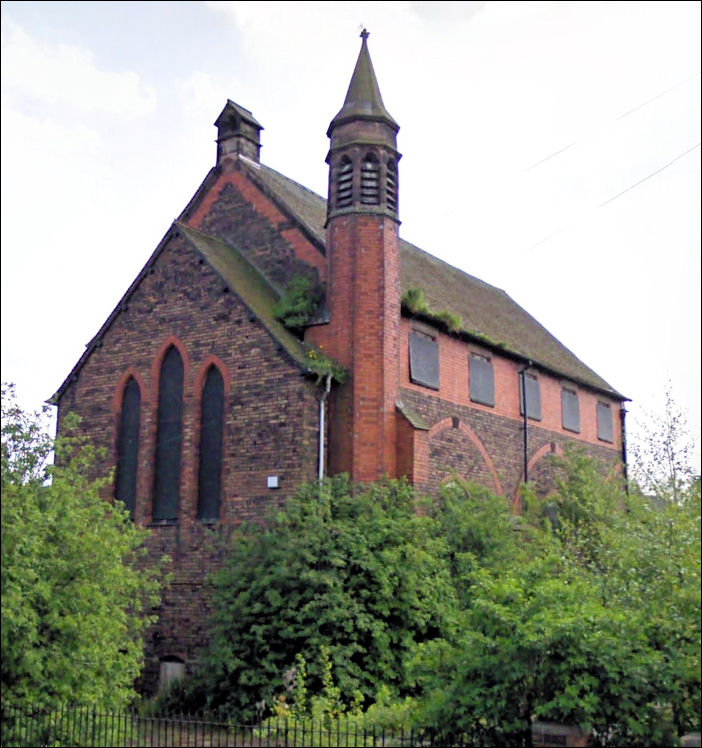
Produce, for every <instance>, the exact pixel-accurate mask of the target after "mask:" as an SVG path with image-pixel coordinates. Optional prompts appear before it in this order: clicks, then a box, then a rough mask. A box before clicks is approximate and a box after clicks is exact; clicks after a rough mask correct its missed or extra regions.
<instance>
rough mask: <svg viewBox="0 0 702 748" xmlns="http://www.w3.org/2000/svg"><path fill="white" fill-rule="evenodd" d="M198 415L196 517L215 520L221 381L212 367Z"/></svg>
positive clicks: (218, 492)
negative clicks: (198, 451) (198, 452)
mask: <svg viewBox="0 0 702 748" xmlns="http://www.w3.org/2000/svg"><path fill="white" fill-rule="evenodd" d="M201 413H202V415H201V419H200V465H199V468H198V499H197V517H198V519H201V520H216V519H219V505H220V495H221V491H222V430H223V420H224V380H223V379H222V374H221V373H220V371H219V369H218V368H217V367H216V366H214V365H213V366H210V368H209V369H208V371H207V375H206V377H205V382H204V385H203V388H202V408H201Z"/></svg>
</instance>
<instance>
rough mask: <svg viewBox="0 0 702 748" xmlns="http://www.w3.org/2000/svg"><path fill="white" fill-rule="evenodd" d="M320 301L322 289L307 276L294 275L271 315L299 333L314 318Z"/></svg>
mask: <svg viewBox="0 0 702 748" xmlns="http://www.w3.org/2000/svg"><path fill="white" fill-rule="evenodd" d="M321 300H322V288H321V286H320V284H319V283H317V282H315V281H314V280H312V279H311V278H310V277H309V276H308V275H294V276H293V277H292V278H291V280H290V282H289V283H288V286H287V288H286V289H285V292H284V293H283V295H282V296H281V297H280V299H278V301H277V302H276V304H275V306H274V307H273V315H274V316H275V318H276V319H277V320H279V321H280V322H282V323H283V324H284V325H285V327H287V328H288V329H290V330H292V331H293V332H296V333H299V332H300V331H301V330H302V329H303V328H304V327H306V326H307V325H308V324H309V323H310V320H311V319H312V317H314V314H315V312H316V311H317V307H318V306H319V303H320V301H321Z"/></svg>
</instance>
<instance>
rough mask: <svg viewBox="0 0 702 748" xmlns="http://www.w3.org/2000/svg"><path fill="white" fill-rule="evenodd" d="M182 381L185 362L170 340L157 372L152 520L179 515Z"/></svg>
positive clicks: (173, 517) (178, 347)
mask: <svg viewBox="0 0 702 748" xmlns="http://www.w3.org/2000/svg"><path fill="white" fill-rule="evenodd" d="M184 382H185V365H184V362H183V356H182V354H181V351H180V346H178V345H176V344H175V343H174V342H171V343H170V345H168V344H167V347H166V349H165V350H164V352H163V356H162V358H161V362H160V366H159V375H158V405H157V411H156V457H155V460H154V495H153V513H152V518H153V519H154V520H175V519H177V518H178V509H179V503H180V462H181V452H182V442H183V391H184Z"/></svg>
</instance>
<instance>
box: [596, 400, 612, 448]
mask: <svg viewBox="0 0 702 748" xmlns="http://www.w3.org/2000/svg"><path fill="white" fill-rule="evenodd" d="M597 438H598V439H601V440H602V441H603V442H613V441H614V437H613V432H612V408H611V407H610V405H609V403H603V402H601V401H598V403H597Z"/></svg>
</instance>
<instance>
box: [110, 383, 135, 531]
mask: <svg viewBox="0 0 702 748" xmlns="http://www.w3.org/2000/svg"><path fill="white" fill-rule="evenodd" d="M140 412H141V390H140V389H139V385H138V383H137V381H136V379H134V377H129V381H128V382H127V384H126V386H125V388H124V392H123V393H122V410H121V413H120V420H119V435H118V437H117V471H116V476H115V498H116V499H118V500H119V501H122V502H124V505H125V506H126V507H127V509H128V510H129V514H130V516H131V518H132V519H134V509H135V506H136V486H137V466H138V464H139V419H140Z"/></svg>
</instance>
